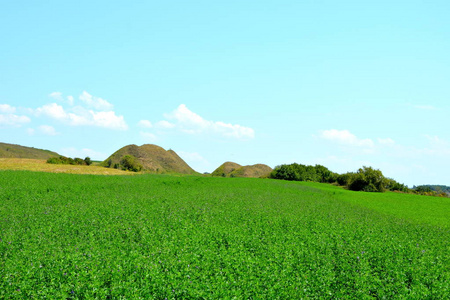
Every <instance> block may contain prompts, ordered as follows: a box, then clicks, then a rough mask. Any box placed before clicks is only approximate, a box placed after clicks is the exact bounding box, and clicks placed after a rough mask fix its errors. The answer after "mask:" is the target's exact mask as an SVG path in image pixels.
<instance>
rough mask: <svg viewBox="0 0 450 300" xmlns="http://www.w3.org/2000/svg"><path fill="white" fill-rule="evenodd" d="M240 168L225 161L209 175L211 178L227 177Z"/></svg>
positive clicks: (238, 165)
mask: <svg viewBox="0 0 450 300" xmlns="http://www.w3.org/2000/svg"><path fill="white" fill-rule="evenodd" d="M239 168H242V166H241V165H240V164H237V163H234V162H231V161H227V162H225V163H223V164H222V165H220V167H218V168H217V169H215V170H214V172H212V173H211V175H212V176H222V177H228V176H229V175H230V173H231V172H233V171H235V170H237V169H239Z"/></svg>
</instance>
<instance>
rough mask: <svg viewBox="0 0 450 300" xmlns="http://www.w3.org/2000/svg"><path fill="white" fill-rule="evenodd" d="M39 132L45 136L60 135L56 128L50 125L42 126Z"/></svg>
mask: <svg viewBox="0 0 450 300" xmlns="http://www.w3.org/2000/svg"><path fill="white" fill-rule="evenodd" d="M39 131H40V132H41V133H42V134H44V135H58V133H57V132H56V130H55V128H54V127H53V126H50V125H41V126H39Z"/></svg>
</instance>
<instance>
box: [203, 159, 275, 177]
mask: <svg viewBox="0 0 450 300" xmlns="http://www.w3.org/2000/svg"><path fill="white" fill-rule="evenodd" d="M270 172H272V168H271V167H269V166H267V165H264V164H256V165H252V166H241V165H239V164H237V163H234V162H229V161H228V162H226V163H224V164H222V165H221V166H220V167H218V168H217V169H216V170H214V172H212V173H211V175H212V176H222V177H264V176H266V175H268V174H269V173H270Z"/></svg>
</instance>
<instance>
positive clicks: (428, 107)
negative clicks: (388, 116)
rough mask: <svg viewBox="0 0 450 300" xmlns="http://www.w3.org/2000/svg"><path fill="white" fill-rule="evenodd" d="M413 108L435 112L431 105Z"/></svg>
mask: <svg viewBox="0 0 450 300" xmlns="http://www.w3.org/2000/svg"><path fill="white" fill-rule="evenodd" d="M413 107H414V108H417V109H422V110H435V109H436V107H434V106H433V105H413Z"/></svg>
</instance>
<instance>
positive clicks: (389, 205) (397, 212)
mask: <svg viewBox="0 0 450 300" xmlns="http://www.w3.org/2000/svg"><path fill="white" fill-rule="evenodd" d="M302 185H306V186H310V187H316V188H320V189H321V190H324V191H325V190H326V191H328V192H329V193H331V194H333V196H334V197H336V198H338V199H339V200H343V201H346V202H348V203H351V204H353V205H356V206H361V207H364V208H368V209H371V210H373V211H376V212H378V213H383V214H387V215H392V216H395V217H396V218H399V219H403V220H407V221H410V222H414V223H423V224H432V225H436V226H447V227H450V198H445V197H432V196H423V195H413V194H403V193H396V192H386V193H366V192H354V191H349V190H345V189H342V188H341V187H337V186H333V185H324V184H320V183H310V182H308V183H306V182H302Z"/></svg>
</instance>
